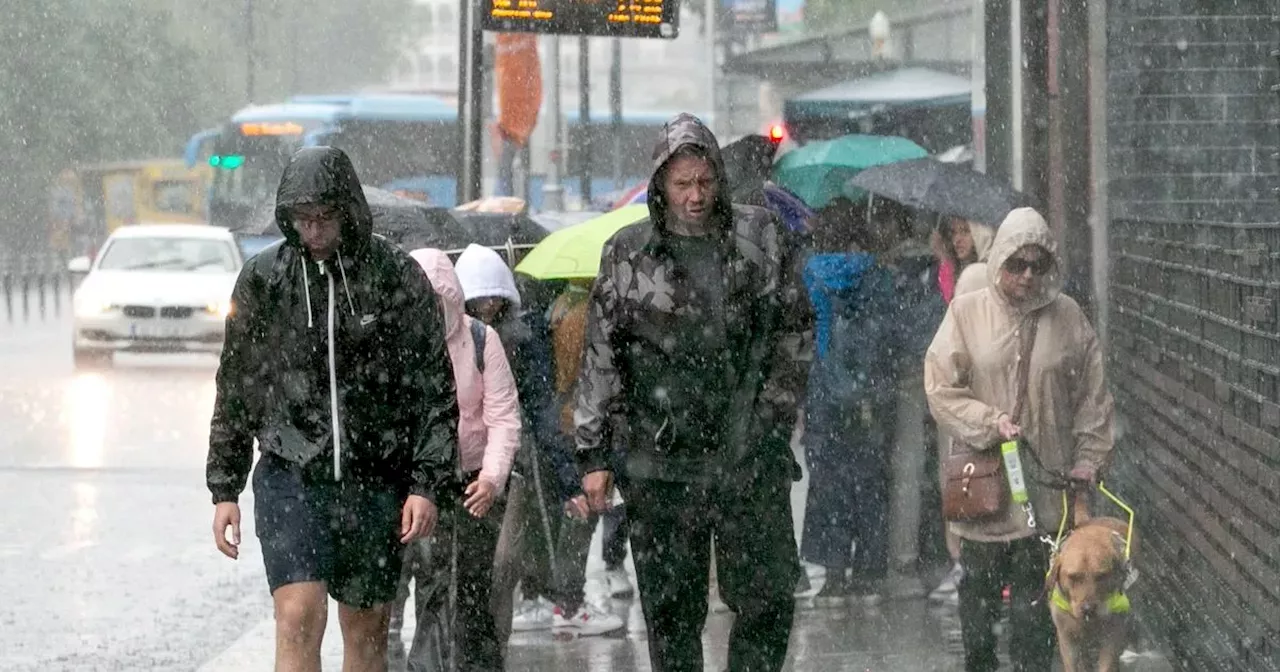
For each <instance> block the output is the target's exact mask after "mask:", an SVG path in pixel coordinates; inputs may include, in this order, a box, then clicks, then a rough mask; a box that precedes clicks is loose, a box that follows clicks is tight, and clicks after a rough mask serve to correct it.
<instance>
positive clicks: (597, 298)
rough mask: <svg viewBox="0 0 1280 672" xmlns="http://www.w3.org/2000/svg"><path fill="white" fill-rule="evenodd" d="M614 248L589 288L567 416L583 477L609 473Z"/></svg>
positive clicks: (615, 381) (614, 381)
mask: <svg viewBox="0 0 1280 672" xmlns="http://www.w3.org/2000/svg"><path fill="white" fill-rule="evenodd" d="M614 249H615V247H614V243H613V242H612V241H611V242H610V243H608V244H606V245H605V247H604V250H603V251H602V252H601V255H600V272H599V274H597V276H596V281H595V285H594V286H593V287H592V288H591V299H590V302H589V304H588V307H587V327H586V342H585V344H584V346H583V352H582V366H581V367H579V369H578V386H577V398H576V404H575V408H574V413H573V424H574V428H575V429H574V432H575V439H576V443H577V457H578V466H579V469H580V471H581V473H583V474H588V473H591V472H593V471H603V470H606V469H609V468H611V465H612V464H613V460H612V456H611V455H610V454H609V452H610V450H611V449H612V447H613V440H612V436H610V434H611V429H612V425H611V422H610V416H611V415H612V414H613V409H614V407H615V405H616V404H617V402H618V399H619V395H620V394H621V391H622V383H621V378H620V376H619V374H618V368H617V365H616V362H615V361H614V330H615V328H616V326H617V318H618V315H617V311H618V287H617V282H618V277H617V272H618V270H619V268H618V267H619V264H617V263H616V261H615V260H614Z"/></svg>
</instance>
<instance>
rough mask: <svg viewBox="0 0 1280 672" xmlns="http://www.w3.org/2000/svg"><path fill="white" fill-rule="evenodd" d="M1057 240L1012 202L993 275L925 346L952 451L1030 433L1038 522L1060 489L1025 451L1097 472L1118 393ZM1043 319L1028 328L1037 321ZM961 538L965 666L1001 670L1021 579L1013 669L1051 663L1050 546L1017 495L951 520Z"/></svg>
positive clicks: (977, 671) (1056, 513)
mask: <svg viewBox="0 0 1280 672" xmlns="http://www.w3.org/2000/svg"><path fill="white" fill-rule="evenodd" d="M1062 275H1063V268H1062V263H1061V259H1060V257H1059V256H1058V246H1057V242H1056V241H1055V240H1054V238H1053V235H1052V233H1051V232H1050V231H1049V227H1048V225H1047V224H1046V223H1045V220H1044V218H1043V217H1041V216H1040V214H1039V213H1037V212H1036V211H1035V210H1032V209H1030V208H1022V209H1018V210H1014V211H1013V212H1011V213H1009V216H1008V217H1007V218H1006V219H1005V221H1004V223H1003V224H1001V225H1000V229H999V231H998V232H997V233H996V238H995V241H994V243H993V244H992V248H991V253H990V255H989V258H988V263H987V278H988V287H986V288H983V289H979V290H977V291H973V292H970V293H967V294H963V295H961V294H957V296H956V297H955V299H954V300H953V301H952V303H951V306H950V308H949V310H948V312H947V316H946V318H945V319H944V320H943V322H942V326H941V327H939V329H938V333H937V335H936V336H935V337H934V340H933V344H932V345H931V346H930V347H929V352H928V354H927V355H926V356H925V389H926V393H927V394H928V398H929V407H930V409H931V410H932V412H933V416H934V418H935V419H936V420H937V421H938V423H939V425H941V426H942V427H943V428H944V429H945V430H946V431H947V433H948V434H949V435H950V436H952V437H954V441H953V444H952V451H961V450H990V449H993V447H994V446H995V444H996V443H997V442H998V441H1001V440H1003V439H1008V438H1012V437H1015V436H1021V437H1023V438H1024V439H1025V441H1026V445H1027V449H1024V450H1023V451H1022V453H1023V456H1022V458H1023V459H1022V462H1023V468H1024V470H1025V471H1028V472H1029V473H1030V474H1031V475H1032V476H1033V477H1035V478H1032V479H1028V485H1027V487H1028V490H1029V493H1030V498H1031V503H1032V505H1033V507H1034V515H1035V517H1036V519H1037V523H1038V525H1039V526H1040V527H1041V528H1043V529H1047V528H1048V527H1054V528H1056V526H1057V523H1058V521H1059V520H1060V518H1061V516H1062V515H1063V512H1062V499H1063V498H1062V491H1061V490H1057V489H1054V488H1051V487H1048V486H1045V485H1042V484H1041V483H1038V482H1036V481H1045V482H1053V481H1054V480H1056V479H1053V478H1052V477H1050V476H1049V475H1048V474H1045V473H1043V472H1041V471H1040V470H1039V469H1038V468H1036V463H1035V460H1032V459H1031V458H1030V456H1029V455H1026V454H1025V453H1026V452H1027V450H1034V451H1035V454H1036V457H1038V458H1039V462H1040V463H1042V464H1043V465H1044V467H1045V468H1046V469H1048V470H1052V471H1053V472H1054V473H1056V474H1065V473H1069V474H1070V477H1071V478H1072V479H1075V480H1083V481H1093V480H1095V479H1096V477H1097V474H1098V472H1099V471H1100V470H1101V469H1102V468H1103V467H1104V466H1105V465H1106V463H1107V460H1108V456H1109V455H1110V453H1111V449H1112V445H1113V443H1112V422H1113V415H1114V410H1113V403H1112V400H1111V394H1110V392H1109V391H1108V390H1107V384H1106V380H1105V376H1104V373H1103V366H1102V350H1101V347H1100V345H1099V343H1098V339H1097V335H1096V334H1095V333H1094V331H1093V328H1092V327H1091V326H1090V325H1089V321H1088V319H1087V318H1086V317H1085V314H1084V312H1083V311H1082V310H1081V309H1080V306H1079V305H1077V304H1076V302H1075V301H1073V300H1072V299H1071V298H1070V297H1068V296H1065V295H1063V294H1062V293H1061V279H1062ZM1033 322H1034V323H1035V324H1036V328H1035V330H1034V332H1033V330H1031V329H1030V326H1031V325H1032V323H1033ZM1032 332H1033V333H1035V343H1034V346H1033V348H1032V350H1031V360H1030V369H1029V374H1028V376H1027V386H1026V390H1027V396H1026V399H1025V400H1024V403H1023V410H1022V412H1021V414H1020V415H1021V417H1020V418H1019V419H1018V422H1017V423H1015V422H1014V419H1013V418H1011V417H1010V413H1012V412H1013V410H1014V408H1015V404H1016V401H1017V400H1016V396H1017V391H1018V381H1017V377H1018V374H1017V372H1018V358H1019V356H1020V354H1019V353H1020V352H1021V351H1022V349H1023V343H1022V341H1023V337H1024V336H1025V335H1026V334H1028V333H1032ZM951 529H952V530H953V531H954V532H955V533H956V534H958V535H959V536H960V537H961V539H962V548H961V563H962V564H963V565H964V570H965V577H964V579H963V580H962V582H961V584H960V623H961V631H962V636H963V640H964V649H965V669H966V671H967V672H987V671H994V670H996V669H997V667H998V663H997V659H996V651H995V648H996V639H995V634H994V633H993V630H992V626H994V625H995V622H996V620H997V619H998V617H999V613H1000V606H1001V591H1002V589H1003V587H1004V586H1006V585H1008V586H1010V588H1011V598H1012V603H1013V604H1012V613H1011V618H1010V625H1011V628H1012V637H1011V642H1010V647H1009V649H1010V656H1011V658H1012V660H1013V663H1014V669H1016V670H1027V671H1032V670H1035V671H1039V670H1048V669H1050V668H1051V666H1052V664H1053V658H1054V654H1053V651H1054V649H1053V625H1052V622H1051V621H1050V618H1049V612H1048V608H1047V606H1046V605H1045V604H1044V603H1040V604H1035V602H1036V600H1037V598H1038V597H1039V596H1040V592H1041V590H1042V588H1043V586H1044V576H1045V572H1046V571H1047V569H1048V562H1049V549H1048V547H1047V546H1046V545H1045V544H1043V543H1042V542H1041V541H1040V540H1039V539H1038V532H1039V530H1037V529H1034V528H1032V527H1031V526H1030V525H1029V524H1028V516H1027V514H1026V513H1025V512H1024V511H1023V509H1022V507H1020V506H1018V505H1016V504H1013V503H1012V502H1010V504H1009V506H1008V508H1007V509H1006V511H1005V512H1004V513H1003V514H1000V515H995V516H992V517H990V518H986V519H982V520H980V521H972V522H965V523H952V525H951Z"/></svg>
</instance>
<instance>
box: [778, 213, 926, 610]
mask: <svg viewBox="0 0 1280 672" xmlns="http://www.w3.org/2000/svg"><path fill="white" fill-rule="evenodd" d="M824 214H830V213H829V212H828V213H824ZM875 226H878V227H885V226H893V224H892V223H891V222H886V221H885V220H883V219H880V220H876V221H875ZM888 233H891V232H885V231H880V230H876V229H874V228H872V225H870V224H868V223H867V222H866V221H865V220H864V219H862V218H861V217H856V216H855V217H847V216H846V217H834V218H832V217H824V218H823V219H821V220H820V222H819V230H818V232H817V235H816V236H815V239H816V240H818V241H820V243H821V244H822V249H821V251H819V252H816V253H815V254H814V255H813V256H812V257H810V258H809V261H808V262H807V263H806V265H805V268H804V283H805V287H806V288H807V289H808V290H809V297H810V301H811V302H812V303H813V306H814V312H815V313H816V315H817V323H816V325H815V330H814V331H815V334H814V343H815V348H814V359H813V365H812V368H811V369H810V374H809V388H808V396H807V398H806V400H805V406H804V409H805V435H804V439H803V442H804V445H805V458H806V460H807V462H808V465H809V479H810V480H809V489H808V503H807V505H806V506H805V514H804V534H803V535H802V537H801V539H802V544H801V557H802V558H803V559H805V560H807V561H808V562H812V563H814V564H818V565H822V566H823V567H825V568H826V570H827V571H826V581H825V582H824V583H823V586H822V590H821V591H819V593H818V594H817V595H816V596H815V597H814V604H815V605H816V606H819V607H841V606H844V605H845V604H846V602H847V601H848V600H850V599H858V600H860V601H863V602H866V603H873V602H876V601H878V600H879V599H880V593H881V587H880V586H881V582H882V581H883V580H884V579H885V578H886V575H887V573H888V569H889V487H888V486H889V478H890V469H889V459H890V455H891V452H892V445H893V429H894V426H895V418H896V412H897V390H898V376H897V371H896V359H897V352H896V347H897V345H898V344H899V343H900V342H901V341H902V339H901V338H900V337H899V334H900V332H901V331H902V330H903V328H904V326H905V325H902V324H899V323H898V322H897V316H896V304H897V301H898V297H897V294H896V291H895V282H894V274H893V272H892V270H891V269H889V268H888V267H886V266H885V265H884V264H882V263H881V260H880V258H879V257H880V256H882V255H883V253H884V252H885V251H886V246H887V245H889V244H891V243H892V241H893V240H894V239H895V236H893V235H887V234H888ZM855 542H856V544H857V550H856V552H855V551H854V544H855Z"/></svg>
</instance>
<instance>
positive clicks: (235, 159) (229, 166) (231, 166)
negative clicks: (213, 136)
mask: <svg viewBox="0 0 1280 672" xmlns="http://www.w3.org/2000/svg"><path fill="white" fill-rule="evenodd" d="M209 165H211V166H213V167H214V168H221V169H223V170H235V169H236V168H239V167H240V166H243V165H244V156H242V155H240V154H227V155H226V156H222V155H218V154H214V155H213V156H210V157H209Z"/></svg>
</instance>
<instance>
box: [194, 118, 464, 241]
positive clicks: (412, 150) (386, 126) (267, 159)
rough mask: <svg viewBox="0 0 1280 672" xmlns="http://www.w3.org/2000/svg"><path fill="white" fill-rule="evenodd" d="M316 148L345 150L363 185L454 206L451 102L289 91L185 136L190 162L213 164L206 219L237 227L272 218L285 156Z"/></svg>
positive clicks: (454, 146)
mask: <svg viewBox="0 0 1280 672" xmlns="http://www.w3.org/2000/svg"><path fill="white" fill-rule="evenodd" d="M316 145H330V146H334V147H339V148H341V149H342V150H343V151H345V152H346V153H347V154H348V155H349V156H350V157H351V161H352V162H353V163H354V164H355V167H356V172H357V173H359V175H360V180H361V182H363V183H364V184H367V185H370V186H376V187H381V188H384V189H389V190H393V191H402V192H411V193H413V194H414V195H416V196H417V197H418V198H421V199H423V200H426V201H427V202H428V203H430V204H432V205H439V206H452V205H454V204H455V191H456V172H457V152H458V125H457V108H456V106H455V105H454V104H453V103H452V102H450V101H448V100H445V99H443V98H440V97H436V96H430V95H418V94H390V93H378V94H360V95H331V96H294V97H292V98H290V99H289V100H287V101H286V102H283V103H277V104H271V105H253V106H250V107H246V108H244V109H242V110H240V111H239V112H236V113H235V115H233V116H232V117H231V119H230V121H228V122H227V123H225V124H223V125H222V126H221V127H220V128H216V129H211V130H207V131H203V132H201V133H198V134H196V135H195V136H193V137H192V138H191V140H190V141H188V143H187V149H186V155H185V159H186V161H187V163H188V165H195V164H197V163H200V162H201V161H205V162H207V163H208V164H209V165H210V166H212V167H213V169H214V170H213V182H212V184H211V185H210V187H209V197H208V199H209V205H208V216H209V223H210V224H213V225H215V226H221V227H225V228H228V229H231V230H233V231H234V230H241V229H242V228H244V227H245V226H246V225H247V224H248V223H250V222H256V221H261V219H262V218H263V217H269V216H270V215H269V214H265V213H266V212H268V211H269V209H270V208H272V207H274V204H275V193H276V187H277V186H278V185H279V182H280V174H281V172H282V171H283V170H284V166H285V164H286V163H287V162H288V160H289V157H290V156H291V155H292V154H293V153H294V152H295V151H297V150H298V149H299V148H301V147H308V146H316Z"/></svg>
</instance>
